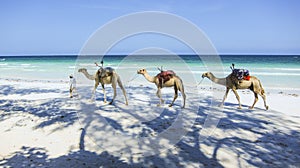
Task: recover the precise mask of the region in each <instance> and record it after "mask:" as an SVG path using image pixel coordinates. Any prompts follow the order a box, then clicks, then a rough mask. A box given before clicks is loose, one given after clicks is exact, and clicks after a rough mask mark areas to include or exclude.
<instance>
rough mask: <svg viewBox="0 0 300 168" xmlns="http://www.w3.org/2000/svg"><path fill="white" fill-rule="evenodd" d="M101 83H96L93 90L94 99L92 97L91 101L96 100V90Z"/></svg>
mask: <svg viewBox="0 0 300 168" xmlns="http://www.w3.org/2000/svg"><path fill="white" fill-rule="evenodd" d="M98 85H99V83H95V86H94V89H93V92H92V97H91V100H92V101H93V100H94V98H95V93H96V89H97V87H98Z"/></svg>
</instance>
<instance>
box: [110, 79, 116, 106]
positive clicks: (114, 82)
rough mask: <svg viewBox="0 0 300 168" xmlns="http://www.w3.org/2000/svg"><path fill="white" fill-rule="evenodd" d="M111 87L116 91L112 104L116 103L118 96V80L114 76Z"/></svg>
mask: <svg viewBox="0 0 300 168" xmlns="http://www.w3.org/2000/svg"><path fill="white" fill-rule="evenodd" d="M111 86H112V88H113V90H114V96H113V98H112V100H111V102H110V103H109V104H112V103H113V102H114V100H115V98H116V96H117V80H116V78H115V77H114V76H113V77H112V83H111Z"/></svg>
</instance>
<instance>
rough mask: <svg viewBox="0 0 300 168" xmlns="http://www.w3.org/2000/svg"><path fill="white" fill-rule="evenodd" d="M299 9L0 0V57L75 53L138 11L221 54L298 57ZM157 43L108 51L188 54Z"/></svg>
mask: <svg viewBox="0 0 300 168" xmlns="http://www.w3.org/2000/svg"><path fill="white" fill-rule="evenodd" d="M299 8H300V1H298V0H243V1H240V0H212V1H209V0H207V1H203V0H188V1H177V0H166V1H161V0H151V1H142V0H130V1H122V0H116V1H106V0H98V1H96V0H94V1H93V0H81V1H80V0H44V1H39V0H26V1H21V0H1V1H0V25H1V28H0V55H32V54H33V55H39V54H78V53H79V52H80V50H81V48H82V47H83V45H84V44H85V42H86V41H87V40H88V38H89V37H90V36H91V35H92V34H93V32H95V31H96V30H97V29H98V28H100V27H101V26H103V25H105V24H106V23H107V22H109V21H111V20H112V19H115V18H117V17H120V16H123V15H127V14H130V13H134V12H142V11H162V12H169V13H172V14H175V15H178V16H181V17H183V18H185V19H187V20H189V21H190V22H192V23H194V24H195V25H196V26H198V27H199V28H200V29H201V30H202V31H203V32H204V33H205V34H206V35H207V37H208V38H209V39H210V41H211V42H212V44H213V45H214V46H215V48H216V50H217V52H218V53H220V54H241V53H244V54H261V53H263V54H300V20H299V18H300V10H299ZM142 38H144V43H141V42H140V40H141V39H142ZM160 38H162V37H154V36H151V35H145V36H144V37H140V38H132V39H128V41H127V42H126V40H123V42H122V43H120V44H119V46H116V47H115V48H114V50H113V51H112V52H114V53H118V54H119V53H123V54H128V53H132V52H134V50H136V49H139V48H143V47H147V46H148V47H153V46H155V45H156V46H155V47H161V48H165V47H166V48H167V49H169V50H172V51H173V52H176V53H189V52H190V51H189V50H188V49H186V47H185V46H184V45H181V44H178V42H176V41H174V42H171V41H172V40H170V39H168V38H166V39H161V40H158V39H160ZM145 41H146V42H145Z"/></svg>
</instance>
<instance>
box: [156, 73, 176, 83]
mask: <svg viewBox="0 0 300 168" xmlns="http://www.w3.org/2000/svg"><path fill="white" fill-rule="evenodd" d="M175 75H176V74H175V72H174V71H172V70H167V71H161V72H160V73H159V74H157V75H156V77H157V78H158V80H159V83H160V84H162V83H166V82H167V81H168V80H170V79H171V78H172V77H173V76H175Z"/></svg>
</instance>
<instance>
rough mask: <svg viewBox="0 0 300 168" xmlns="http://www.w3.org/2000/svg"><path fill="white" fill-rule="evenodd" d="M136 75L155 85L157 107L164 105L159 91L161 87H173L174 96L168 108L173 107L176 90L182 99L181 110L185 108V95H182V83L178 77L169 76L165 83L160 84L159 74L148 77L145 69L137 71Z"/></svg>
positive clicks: (176, 94)
mask: <svg viewBox="0 0 300 168" xmlns="http://www.w3.org/2000/svg"><path fill="white" fill-rule="evenodd" d="M165 72H166V71H165ZM137 73H138V74H142V75H143V76H144V77H145V78H146V80H148V81H149V82H151V83H154V84H155V85H156V87H157V92H156V96H157V97H158V98H159V100H160V101H159V104H158V106H160V105H161V104H162V103H164V100H163V99H162V97H161V91H160V90H161V89H162V88H163V87H174V91H175V95H174V99H173V101H172V103H171V104H170V105H169V107H172V106H173V104H174V102H175V100H176V99H177V97H178V90H179V91H180V92H181V94H182V97H183V106H182V108H185V99H186V95H185V93H184V86H183V82H182V80H181V79H180V77H179V76H177V75H175V73H174V75H172V76H169V77H168V80H167V81H165V82H162V81H160V80H159V74H158V75H156V76H150V75H149V74H148V72H147V70H146V69H140V70H138V71H137ZM172 73H173V72H172Z"/></svg>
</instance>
